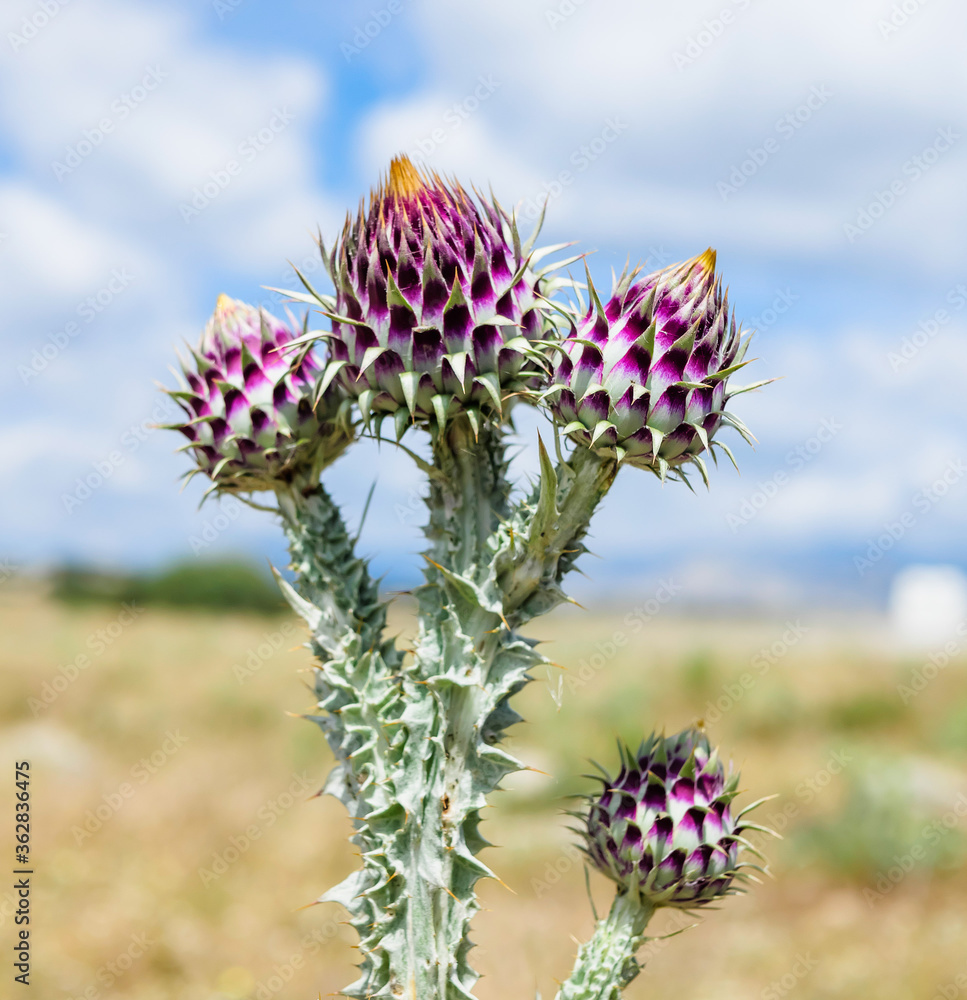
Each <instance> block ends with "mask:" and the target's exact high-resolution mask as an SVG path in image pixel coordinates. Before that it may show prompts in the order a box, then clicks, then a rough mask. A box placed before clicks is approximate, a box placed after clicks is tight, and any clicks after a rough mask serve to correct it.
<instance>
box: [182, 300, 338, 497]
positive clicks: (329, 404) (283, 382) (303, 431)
mask: <svg viewBox="0 0 967 1000" xmlns="http://www.w3.org/2000/svg"><path fill="white" fill-rule="evenodd" d="M296 336H297V335H296V333H294V332H293V331H292V330H291V329H290V328H289V327H288V326H286V324H285V323H283V322H282V321H281V320H279V319H276V317H274V316H272V315H271V314H270V313H268V312H266V311H265V310H264V309H257V308H255V307H254V306H250V305H247V304H246V303H244V302H239V301H237V300H235V299H230V298H229V297H228V296H227V295H221V296H219V298H218V302H217V304H216V306H215V312H214V314H213V315H212V317H211V319H210V320H209V321H208V324H207V326H206V327H205V331H204V333H203V335H202V338H201V342H200V344H199V346H198V348H197V350H194V351H192V354H193V358H194V362H195V364H194V366H193V367H190V366H186V365H184V364H183V365H182V375H183V377H184V385H185V387H184V388H183V389H180V390H167V391H168V393H169V395H171V396H172V397H173V398H174V399H175V401H176V402H177V403H178V404H179V406H181V408H182V409H183V410H184V411H185V415H186V418H187V419H186V420H185V421H184V422H182V423H177V424H169V425H168V427H169V428H170V429H172V430H178V431H181V433H182V434H184V435H185V437H186V438H188V441H189V444H187V445H185V446H184V448H185V450H188V451H190V452H191V453H192V455H193V457H194V459H195V463H196V468H195V469H194V470H192V472H190V473H189V476H190V475H193V474H194V473H196V472H203V473H205V474H206V475H207V476H209V477H210V478H211V479H212V481H213V483H214V486H213V488H214V489H219V490H225V491H233V492H248V491H256V490H270V489H275V488H277V487H278V486H280V485H282V484H284V483H289V482H291V481H292V479H293V478H294V477H296V476H298V475H306V476H309V477H315V476H318V473H319V472H320V471H321V469H322V468H323V467H324V466H326V465H328V464H329V463H330V462H332V461H333V460H334V459H336V458H338V456H339V455H340V454H341V453H342V451H343V450H344V449H345V447H346V446H347V445H348V444H349V443H350V441H351V440H352V429H351V425H350V423H349V419H348V414H349V401H348V400H346V399H345V397H344V396H343V395H342V394H341V393H339V392H338V390H336V389H335V388H333V389H331V390H330V391H329V392H327V393H324V394H322V396H321V398H319V399H318V400H317V401H316V405H315V407H314V406H313V402H314V393H315V386H316V382H317V379H318V376H319V367H318V365H317V364H316V362H315V361H314V360H313V358H312V356H311V354H306V355H305V356H304V357H303V358H302V359H301V360H299V358H298V357H294V356H293V354H292V352H285V351H282V350H280V348H283V347H284V346H285V345H286V344H288V343H289V342H290V341H292V340H294V339H295V338H296Z"/></svg>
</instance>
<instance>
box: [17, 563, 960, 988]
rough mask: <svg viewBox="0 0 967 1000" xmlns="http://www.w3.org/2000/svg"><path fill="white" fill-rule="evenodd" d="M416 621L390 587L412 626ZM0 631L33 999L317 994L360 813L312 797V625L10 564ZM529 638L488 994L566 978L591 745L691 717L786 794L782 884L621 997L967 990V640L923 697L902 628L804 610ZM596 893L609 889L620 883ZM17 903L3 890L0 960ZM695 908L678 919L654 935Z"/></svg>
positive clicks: (496, 817) (339, 934)
mask: <svg viewBox="0 0 967 1000" xmlns="http://www.w3.org/2000/svg"><path fill="white" fill-rule="evenodd" d="M405 616H406V608H405V607H402V606H400V607H398V608H397V609H396V614H395V617H396V619H397V621H396V625H397V627H399V628H404V627H405V626H406V620H405ZM0 629H2V633H3V635H4V637H5V640H6V642H5V647H6V649H5V652H4V654H3V656H4V663H3V677H4V683H3V693H2V707H0V711H2V719H3V730H2V736H0V742H2V745H3V751H4V752H3V759H4V760H5V761H6V762H7V764H6V768H7V770H6V771H5V774H6V775H7V777H6V778H5V779H4V781H3V792H2V795H3V801H4V802H5V803H6V804H7V805H8V806H9V803H10V790H11V787H12V784H13V775H12V762H13V761H14V760H15V759H20V758H23V757H28V758H30V759H31V761H32V766H33V794H34V806H35V817H34V818H35V834H34V850H35V864H36V868H37V872H38V874H37V876H35V882H36V890H35V897H34V924H33V929H34V936H33V940H34V942H35V945H36V954H35V966H34V970H35V972H34V977H35V980H34V981H35V986H34V992H33V993H32V994H31V995H32V996H36V997H41V998H44V1000H48V998H51V1000H54V998H60V997H74V998H80V997H85V998H89V1000H96V998H98V997H108V996H111V997H115V998H118V1000H121V998H131V1000H134V998H137V1000H162V998H164V1000H168V998H178V1000H248V998H265V997H270V996H278V997H286V998H290V997H291V998H295V997H302V998H306V1000H308V998H310V997H311V998H315V997H316V996H317V995H318V994H320V993H321V994H322V995H323V996H325V995H326V994H330V993H333V992H335V991H336V990H338V988H339V987H340V986H341V985H345V984H346V983H347V982H349V980H350V979H351V977H352V969H351V964H352V961H353V951H352V947H351V946H352V940H353V938H352V934H351V932H350V931H349V929H348V928H346V927H344V926H342V925H341V923H340V921H341V919H342V916H341V914H340V912H339V911H338V909H337V908H336V907H333V906H312V907H309V908H307V909H299V907H301V906H303V905H304V904H308V903H310V902H311V901H312V900H313V899H314V898H315V897H316V896H317V895H318V894H320V893H321V892H322V891H323V890H325V889H326V888H327V887H329V886H330V885H331V884H333V883H334V882H335V881H337V880H338V879H340V878H341V877H342V876H343V875H344V874H346V873H347V872H348V871H349V870H350V869H351V867H352V866H353V865H354V863H355V862H354V858H353V855H352V852H351V849H350V848H349V846H348V845H347V843H346V835H347V832H348V826H349V825H348V822H347V820H346V817H345V816H344V814H343V810H342V807H341V806H340V805H339V804H338V803H337V802H335V801H334V800H330V799H326V798H312V797H311V793H312V792H313V791H314V790H315V789H316V788H318V787H319V785H320V784H321V782H322V780H323V778H324V776H325V774H326V771H327V766H328V752H327V750H326V749H325V745H324V742H323V740H322V737H321V735H320V734H319V733H318V732H317V730H315V728H314V727H312V726H311V725H309V724H307V723H304V722H301V721H298V720H294V719H291V718H288V717H287V716H286V711H287V710H288V711H296V712H297V711H301V710H304V709H305V708H306V707H307V705H308V698H307V694H306V691H305V689H304V688H302V687H300V675H299V673H298V671H299V670H301V669H304V668H306V667H307V665H308V659H307V656H306V654H305V653H304V651H302V650H301V649H300V648H298V645H299V642H300V641H301V638H300V637H301V632H300V630H299V629H298V627H297V626H296V625H295V623H294V622H293V621H292V620H290V619H289V618H287V617H269V618H266V617H261V616H237V617H233V616H231V615H215V614H190V613H187V612H175V611H170V610H169V611H165V610H159V609H150V610H144V611H140V612H138V613H131V612H130V611H129V612H128V613H127V614H126V615H124V616H121V613H120V609H118V608H115V607H111V606H108V605H101V606H91V607H65V606H63V605H60V604H55V603H53V602H51V601H50V600H48V599H46V598H45V597H44V596H43V595H41V594H39V593H35V592H31V591H29V590H26V591H25V590H23V589H18V587H17V582H16V581H11V582H8V583H6V584H5V585H4V586H3V588H2V589H0ZM538 634H540V635H541V636H547V637H549V636H553V637H554V639H555V641H554V642H553V643H549V644H548V645H547V646H546V647H545V649H546V652H547V654H548V655H549V656H550V657H551V658H552V659H554V660H555V661H557V662H558V663H559V664H560V665H561V666H562V667H563V668H567V669H566V670H558V669H557V668H553V669H552V671H551V673H552V677H551V681H550V682H548V681H547V679H546V678H544V677H538V679H537V682H536V683H535V684H533V685H531V687H530V688H529V689H528V690H527V691H526V692H524V694H523V695H522V696H521V697H520V699H519V704H518V707H519V709H520V710H521V712H522V714H524V715H525V716H526V718H527V720H528V721H527V722H526V723H525V724H523V725H521V726H519V727H518V728H517V730H516V731H515V733H514V737H513V741H512V743H513V746H512V749H513V750H514V751H515V752H516V753H517V754H518V755H519V756H520V757H522V758H523V759H524V760H525V761H527V762H529V763H530V764H532V765H533V766H534V767H535V768H537V769H539V770H540V771H542V772H545V774H544V775H542V774H539V773H533V772H531V773H526V774H522V775H517V776H515V778H514V780H513V781H512V782H510V783H509V784H510V787H509V789H508V790H507V791H505V792H503V793H501V794H499V795H497V796H495V801H494V805H493V807H492V808H491V809H489V810H488V823H487V824H486V825H485V829H484V833H485V834H486V835H487V836H488V837H489V839H491V840H492V841H494V842H495V843H498V844H502V845H503V849H502V850H500V851H499V852H498V851H488V852H487V855H488V856H486V860H487V861H488V863H489V864H491V865H492V866H493V867H495V869H496V870H497V871H498V873H499V874H500V875H501V877H502V879H503V881H504V883H505V885H500V884H498V883H492V882H491V883H484V884H483V885H482V899H483V903H484V906H485V907H486V912H484V913H482V914H481V916H480V918H479V919H478V922H477V927H476V933H475V935H474V937H475V940H476V941H477V942H478V944H479V947H478V949H477V951H476V952H475V962H476V966H477V968H478V969H479V970H480V971H481V972H482V973H483V974H484V978H483V979H482V981H481V983H480V985H479V987H478V990H477V992H478V995H479V996H480V997H481V998H482V1000H498V998H500V1000H504V998H507V997H512V996H516V997H533V996H534V995H535V990H536V989H537V988H539V989H540V990H541V991H542V992H543V995H544V996H545V997H548V996H553V993H554V988H555V982H554V981H555V979H559V978H563V977H564V976H565V975H566V974H567V972H568V970H569V968H570V964H571V960H572V957H573V954H574V951H575V947H576V946H575V939H577V940H583V939H585V938H586V936H587V935H588V933H589V930H590V927H591V922H592V918H591V915H590V909H589V906H588V902H587V899H586V890H585V881H584V874H583V869H582V867H581V865H580V864H579V863H578V862H577V860H576V855H575V853H574V851H573V849H572V848H571V847H570V844H571V841H572V837H571V835H570V834H569V833H568V832H567V830H566V820H565V818H564V817H563V816H562V815H561V813H560V807H561V805H562V803H561V796H562V795H564V794H565V793H567V792H570V791H574V790H576V789H579V788H580V787H582V785H581V782H580V780H578V779H576V778H575V777H574V776H575V775H577V774H579V773H581V772H582V771H585V770H587V765H586V763H585V761H586V758H588V757H594V758H596V759H599V760H601V761H602V762H603V763H606V764H610V763H611V761H612V760H613V758H614V751H613V738H614V736H615V735H616V734H617V735H621V736H622V737H624V738H626V739H628V740H636V739H637V738H638V737H639V736H640V735H641V734H642V733H643V732H644V731H647V730H648V729H650V728H651V727H652V726H654V725H657V726H662V725H664V726H665V727H667V728H668V729H669V730H672V729H675V728H678V727H681V726H683V725H685V724H688V723H690V722H693V721H695V719H697V718H699V717H702V716H704V717H706V718H707V719H708V721H709V728H710V731H711V733H712V735H713V737H714V738H715V740H716V741H718V742H719V743H720V744H721V745H722V747H723V748H724V749H725V751H726V755H727V756H731V758H732V759H733V760H734V762H735V764H736V766H738V767H741V769H742V772H743V786H744V787H745V788H747V789H748V790H749V791H748V793H746V798H745V801H751V799H752V798H757V797H759V796H760V795H764V794H768V793H771V792H776V793H778V795H779V798H778V799H776V800H775V801H773V802H769V803H767V804H766V805H765V806H764V807H763V808H762V809H761V810H760V821H762V822H766V823H771V824H772V825H774V826H778V827H782V828H783V829H782V832H783V835H784V837H785V839H784V840H783V841H782V842H781V843H774V842H771V841H770V842H768V844H767V846H766V847H765V850H766V851H767V852H768V854H769V856H770V860H771V862H772V869H773V873H774V879H773V880H772V881H770V882H767V883H766V884H765V885H763V886H761V887H759V888H757V889H756V890H755V891H754V892H753V893H751V894H750V895H748V896H745V897H741V898H736V899H732V900H729V901H728V902H727V905H726V906H725V908H724V909H723V910H721V911H719V912H710V913H707V914H706V915H705V916H704V917H703V918H702V919H701V921H700V925H699V926H697V927H695V928H694V929H691V930H688V931H687V932H686V933H684V934H682V935H680V936H679V937H676V938H674V939H672V940H668V941H658V942H656V943H654V944H652V945H649V946H648V949H647V952H646V954H647V956H648V964H647V968H646V971H645V972H644V974H643V975H642V976H641V978H640V979H639V980H638V981H637V982H636V983H635V984H634V986H633V987H631V988H630V989H629V991H628V994H627V995H628V996H629V997H632V998H633V997H642V998H644V997H648V996H654V997H676V998H679V1000H692V998H694V1000H704V998H708V1000H712V998H716V1000H727V998H733V997H734V998H749V997H762V998H764V1000H770V998H774V997H783V996H786V995H788V994H790V993H794V994H795V996H796V997H799V998H803V1000H806V998H824V1000H834V998H835V1000H839V998H842V1000H846V998H850V1000H853V998H856V997H863V998H867V1000H910V998H924V1000H931V998H932V997H934V996H935V995H936V994H937V993H938V991H940V990H941V988H943V989H944V990H946V991H947V992H945V993H941V994H940V995H942V996H945V997H947V1000H950V998H952V997H954V996H957V995H961V992H963V993H965V994H967V991H961V990H960V988H959V987H956V986H951V985H949V984H953V983H954V982H955V980H956V977H957V976H958V975H964V974H967V903H965V899H967V873H965V868H964V857H965V854H964V845H965V838H964V833H965V831H967V816H962V815H961V813H963V812H967V670H965V666H967V663H965V661H964V659H962V658H960V659H958V658H956V657H955V658H954V659H953V660H952V662H951V663H950V664H949V665H947V666H945V667H943V668H937V669H935V670H934V669H931V670H929V671H927V673H929V674H935V675H936V676H935V677H934V678H933V679H930V680H929V681H928V680H926V678H925V677H924V686H923V690H922V691H921V692H919V693H913V694H908V695H907V703H906V704H905V703H904V700H903V698H902V697H901V694H900V692H898V689H897V685H898V683H903V684H908V683H909V682H910V680H911V676H912V675H913V674H914V672H915V671H917V670H922V666H923V664H924V663H925V662H926V654H921V655H913V656H904V655H903V654H901V653H899V652H897V651H896V650H894V649H892V648H891V646H890V643H889V641H888V640H887V639H886V638H884V637H883V629H882V626H881V625H880V623H879V622H877V621H875V620H869V621H861V622H853V623H838V624H837V623H830V622H828V621H827V622H825V623H824V622H823V621H821V620H819V619H817V620H810V619H808V618H804V619H802V621H801V622H800V623H799V624H798V626H797V625H796V623H791V627H790V625H789V624H787V623H784V622H781V621H734V620H714V621H712V620H697V619H694V618H689V617H681V616H675V615H673V614H671V613H670V612H667V611H663V612H662V613H661V614H659V615H657V616H656V617H655V618H654V619H653V620H650V621H648V622H646V623H642V622H640V621H638V620H635V619H633V620H632V621H631V622H630V623H629V622H626V621H625V620H624V613H623V612H622V614H614V615H604V614H595V613H590V612H581V611H578V610H576V609H573V608H572V609H568V610H567V611H566V612H562V613H559V614H557V615H555V616H553V617H552V618H551V619H546V620H543V621H542V622H541V623H539V629H538ZM784 636H785V638H783V637H784ZM293 650H294V651H293ZM763 653H765V655H763ZM78 654H86V656H87V657H88V659H87V661H83V662H82V661H77V660H76V658H77V657H78ZM72 664H73V667H72V666H71V665H72ZM58 678H60V680H58ZM45 685H48V686H47V687H45ZM559 685H560V686H559ZM45 698H46V700H45ZM30 699H34V701H32V702H31V701H30ZM558 699H559V700H560V708H558V706H557V704H556V701H557V700H558ZM716 705H717V707H716ZM6 815H8V816H9V815H10V812H9V811H8V812H7V813H6ZM11 828H12V820H11V821H5V822H4V824H3V828H2V831H0V844H2V849H3V851H4V852H5V853H4V857H5V858H10V857H12V847H11V843H10V834H11ZM11 867H12V866H11ZM591 885H592V888H593V891H594V895H595V898H596V900H597V903H598V906H599V907H600V908H604V907H606V906H607V901H608V898H609V896H610V889H609V885H608V884H607V883H606V882H605V880H604V879H603V878H601V877H600V876H596V875H595V876H592V879H591ZM10 899H11V897H10V896H9V895H8V894H7V890H5V889H2V888H0V914H2V915H0V938H2V941H3V948H4V951H5V952H7V951H8V949H9V945H10V940H11V933H10V932H11V931H12V921H11V919H10V916H9V912H10V906H9V902H10ZM686 922H687V921H685V920H683V919H682V918H681V917H678V916H677V915H675V914H668V913H667V912H666V913H665V914H663V915H662V917H661V919H660V920H657V921H656V922H655V930H656V933H657V932H663V931H671V930H677V929H678V928H680V927H681V926H683V925H684V924H685V923H686ZM963 981H967V980H963ZM951 989H954V990H956V991H957V992H954V993H951V992H950V990H951Z"/></svg>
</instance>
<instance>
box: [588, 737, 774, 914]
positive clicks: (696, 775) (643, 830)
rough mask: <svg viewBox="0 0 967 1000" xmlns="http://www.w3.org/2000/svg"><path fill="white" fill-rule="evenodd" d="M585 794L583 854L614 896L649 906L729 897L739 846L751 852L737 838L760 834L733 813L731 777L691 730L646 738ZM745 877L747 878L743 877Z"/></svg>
mask: <svg viewBox="0 0 967 1000" xmlns="http://www.w3.org/2000/svg"><path fill="white" fill-rule="evenodd" d="M599 780H602V781H603V783H604V786H605V787H604V790H603V792H602V793H601V794H600V795H598V796H590V797H589V802H590V805H589V808H588V810H587V813H586V816H584V819H585V822H586V829H585V831H584V837H585V848H584V849H585V852H586V854H587V856H588V858H589V859H590V861H591V863H592V864H593V865H594V866H595V867H596V868H598V869H599V870H600V871H602V872H603V873H604V874H605V875H607V876H608V877H609V878H611V879H613V880H614V881H615V882H616V883H617V884H618V886H619V888H620V889H621V890H622V891H626V892H632V893H638V894H639V895H640V896H641V898H642V900H643V901H645V902H647V903H648V904H650V905H651V906H654V907H658V906H674V907H679V908H681V909H692V908H694V907H698V906H703V905H704V904H706V903H709V902H711V901H712V900H713V899H717V898H719V897H721V896H724V895H730V894H733V893H735V892H736V891H737V890H736V888H734V882H735V880H736V878H737V877H738V878H742V877H743V873H742V872H741V869H743V868H750V867H755V866H754V865H746V864H741V865H740V864H739V854H740V849H741V848H743V847H744V848H745V849H746V850H750V851H752V852H753V853H756V852H755V851H754V849H753V848H751V847H750V846H749V845H748V844H747V842H746V841H745V840H744V838H743V836H742V834H743V832H744V831H745V830H748V829H762V828H761V827H758V826H756V825H755V824H752V823H748V822H744V821H743V819H742V817H743V815H744V813H746V812H748V811H749V809H752V808H754V807H755V805H756V804H758V803H754V804H753V805H752V806H749V807H747V808H746V809H745V810H743V811H742V812H740V813H733V810H732V800H733V799H734V798H735V796H736V794H737V786H738V780H739V779H738V775H727V774H726V772H725V768H724V767H723V765H722V763H721V761H720V760H719V758H718V754H717V752H716V751H715V750H713V749H712V748H711V746H710V745H709V741H708V738H707V737H706V736H705V734H704V733H702V732H701V731H699V730H698V729H694V728H693V729H686V730H684V731H683V732H681V733H678V734H677V735H675V736H671V737H665V736H657V735H655V734H652V735H651V736H649V737H648V739H646V740H645V741H644V742H643V743H642V744H641V747H640V748H639V749H638V751H637V753H632V752H631V751H630V750H628V749H622V761H621V769H620V770H619V771H618V773H617V774H616V775H615V776H614V777H610V776H606V777H605V778H603V779H599ZM745 877H748V876H745Z"/></svg>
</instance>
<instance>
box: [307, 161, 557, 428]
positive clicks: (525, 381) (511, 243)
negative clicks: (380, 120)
mask: <svg viewBox="0 0 967 1000" xmlns="http://www.w3.org/2000/svg"><path fill="white" fill-rule="evenodd" d="M527 252H528V247H526V246H525V247H524V248H522V247H521V245H520V241H519V239H518V236H517V231H516V226H515V224H514V223H513V222H512V221H511V219H510V218H509V217H508V216H507V214H506V213H505V212H504V210H503V209H502V208H501V207H500V206H499V205H498V204H497V203H496V202H495V201H494V202H489V201H486V200H484V199H483V198H482V197H480V196H479V195H478V196H477V198H476V200H475V199H473V198H471V197H470V196H469V195H468V194H467V193H466V191H464V189H463V188H462V187H461V186H460V185H459V184H457V183H456V182H452V183H449V184H447V183H444V181H443V180H442V179H441V178H440V177H439V176H438V175H437V174H427V173H424V172H421V171H419V170H417V168H416V167H415V166H414V165H413V164H412V163H411V162H410V160H409V159H408V158H407V157H405V156H401V157H398V158H396V159H394V160H393V162H392V164H391V165H390V169H389V176H388V178H387V179H386V180H385V181H384V182H383V183H381V184H380V186H379V188H378V189H377V190H376V191H374V192H373V193H372V194H371V196H370V200H369V207H368V210H366V211H364V209H363V206H362V204H361V205H360V208H359V213H358V215H357V216H356V218H355V220H352V219H350V218H348V217H347V220H346V225H345V228H344V229H343V233H342V236H341V238H340V240H339V242H338V244H337V245H336V247H335V248H334V250H333V251H332V254H331V256H330V258H329V261H328V263H329V270H330V274H331V276H332V279H333V282H334V283H335V286H336V305H335V311H334V314H333V325H332V332H333V337H332V340H331V341H330V357H331V360H330V362H329V364H328V366H327V368H326V375H325V381H326V383H328V381H329V380H330V379H332V378H335V377H338V379H339V381H340V382H341V383H342V385H343V386H344V387H345V388H346V390H347V391H348V392H349V393H350V394H352V395H353V396H355V397H357V399H358V401H359V408H360V412H361V413H362V416H363V419H364V420H365V421H367V423H368V422H369V420H370V418H371V417H375V418H376V419H377V421H378V422H381V420H382V418H383V417H384V416H386V415H392V416H393V417H394V420H395V423H396V432H397V435H400V434H402V433H403V431H404V430H405V429H406V427H407V425H408V424H410V423H412V422H414V421H417V422H423V423H433V422H435V423H436V424H437V425H439V426H443V425H444V424H445V423H446V421H447V419H448V418H450V417H452V416H454V415H456V414H457V413H460V412H466V413H468V414H470V416H471V419H472V421H473V422H474V423H476V421H477V420H478V419H479V417H480V415H485V416H491V417H499V416H500V415H501V414H502V412H503V410H504V409H505V406H506V401H507V399H508V397H509V396H511V395H513V394H515V393H519V392H521V391H525V390H527V389H529V388H534V387H536V386H537V385H538V380H537V378H536V376H538V375H539V374H541V372H540V369H539V368H538V366H537V365H536V364H535V362H534V360H533V359H532V358H531V357H530V356H529V355H530V353H531V351H532V348H531V342H532V341H536V340H540V339H541V338H542V337H543V336H544V332H545V328H546V326H547V323H546V321H545V319H544V316H543V314H542V312H541V308H540V307H539V305H538V299H537V296H536V292H537V288H538V277H537V275H536V274H535V272H534V271H533V270H532V269H531V268H530V267H529V266H528V263H527V260H526V259H525V255H526V253H527Z"/></svg>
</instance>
